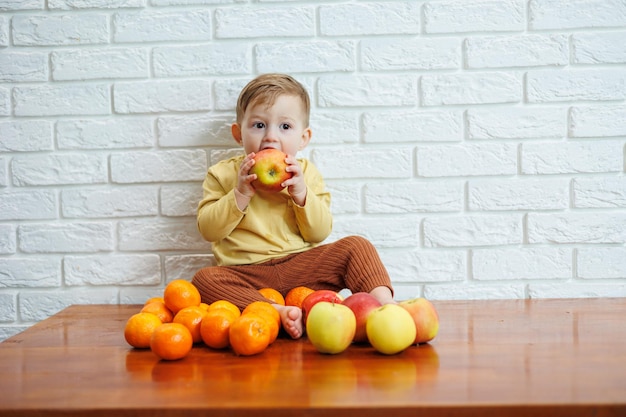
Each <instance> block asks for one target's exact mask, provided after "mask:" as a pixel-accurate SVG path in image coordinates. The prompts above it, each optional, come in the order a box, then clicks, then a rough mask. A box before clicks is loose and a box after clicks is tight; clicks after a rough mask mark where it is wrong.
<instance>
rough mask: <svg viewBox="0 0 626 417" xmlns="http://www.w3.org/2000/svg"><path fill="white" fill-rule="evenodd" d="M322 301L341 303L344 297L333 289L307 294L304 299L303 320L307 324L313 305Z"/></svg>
mask: <svg viewBox="0 0 626 417" xmlns="http://www.w3.org/2000/svg"><path fill="white" fill-rule="evenodd" d="M320 301H328V302H330V303H336V304H341V302H342V301H343V298H342V297H341V296H340V295H339V294H338V293H337V292H335V291H332V290H317V291H314V292H312V293H311V294H309V295H307V296H306V297H305V298H304V300H302V320H303V323H304V324H305V325H306V319H307V316H308V314H309V311H311V309H312V308H313V306H314V305H315V304H317V303H319V302H320Z"/></svg>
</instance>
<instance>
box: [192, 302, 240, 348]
mask: <svg viewBox="0 0 626 417" xmlns="http://www.w3.org/2000/svg"><path fill="white" fill-rule="evenodd" d="M238 317H239V316H238V315H236V314H235V313H233V312H232V311H231V310H229V309H226V308H215V309H213V310H211V311H208V312H207V313H206V315H205V316H204V318H203V319H202V323H201V324H200V335H201V337H202V341H203V342H204V343H205V344H206V345H207V346H208V347H210V348H213V349H224V348H227V347H228V346H229V345H230V342H229V335H228V332H229V329H230V326H231V325H232V324H233V322H234V321H235V320H237V318H238Z"/></svg>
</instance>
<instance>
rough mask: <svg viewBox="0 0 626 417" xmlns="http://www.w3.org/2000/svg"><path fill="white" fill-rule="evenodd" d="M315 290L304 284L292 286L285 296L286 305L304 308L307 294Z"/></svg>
mask: <svg viewBox="0 0 626 417" xmlns="http://www.w3.org/2000/svg"><path fill="white" fill-rule="evenodd" d="M314 292H315V290H313V289H311V288H309V287H304V286H300V287H295V288H292V289H290V290H289V292H288V293H287V295H286V296H285V305H287V306H296V307H298V308H302V302H303V301H304V299H305V298H306V297H307V295H309V294H312V293H314Z"/></svg>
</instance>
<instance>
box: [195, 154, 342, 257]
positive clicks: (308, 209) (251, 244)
mask: <svg viewBox="0 0 626 417" xmlns="http://www.w3.org/2000/svg"><path fill="white" fill-rule="evenodd" d="M243 158H244V155H241V156H236V157H233V158H230V159H227V160H224V161H221V162H218V163H217V164H215V165H213V166H212V167H211V168H209V171H208V172H207V176H206V178H205V180H204V183H203V189H204V197H203V199H202V200H201V201H200V203H199V204H198V229H199V230H200V233H201V234H202V236H203V237H204V238H205V239H206V240H208V241H209V242H212V243H213V255H214V256H215V259H216V261H217V264H218V265H244V264H255V263H261V262H264V261H267V260H269V259H272V258H278V257H282V256H285V255H288V254H291V253H297V252H302V251H305V250H307V249H309V248H311V247H313V246H316V245H317V244H319V243H320V242H322V241H323V240H324V239H326V238H327V237H328V235H329V234H330V232H331V229H332V215H331V212H330V193H329V192H328V191H326V189H325V186H324V180H323V178H322V175H321V174H320V172H319V171H318V170H317V168H316V167H315V166H314V165H313V164H312V163H311V162H310V161H308V160H306V159H298V161H299V162H300V165H301V166H302V172H303V173H304V179H305V182H306V184H307V197H306V203H305V205H304V206H302V207H300V206H298V205H297V204H295V203H294V202H293V200H292V199H291V196H290V195H289V194H288V193H287V190H282V191H281V192H279V193H267V192H257V193H256V194H255V195H254V196H253V197H252V199H251V200H250V203H249V204H248V207H246V209H245V210H244V211H241V210H239V208H238V207H237V203H236V202H235V193H234V189H235V187H236V186H237V174H238V172H239V166H240V165H241V162H242V160H243Z"/></svg>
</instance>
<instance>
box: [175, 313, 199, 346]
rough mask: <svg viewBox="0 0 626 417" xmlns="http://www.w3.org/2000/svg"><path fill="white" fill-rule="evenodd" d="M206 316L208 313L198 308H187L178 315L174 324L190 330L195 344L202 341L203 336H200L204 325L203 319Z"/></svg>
mask: <svg viewBox="0 0 626 417" xmlns="http://www.w3.org/2000/svg"><path fill="white" fill-rule="evenodd" d="M205 314H206V311H204V310H203V309H201V308H200V307H198V306H191V307H185V308H183V309H182V310H180V311H179V312H178V313H176V315H175V316H174V320H172V322H174V323H180V324H182V325H184V326H185V327H186V328H187V329H189V332H190V333H191V338H192V339H193V342H194V343H198V342H200V341H201V340H202V336H201V335H200V324H201V323H202V319H203V318H204V315H205Z"/></svg>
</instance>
